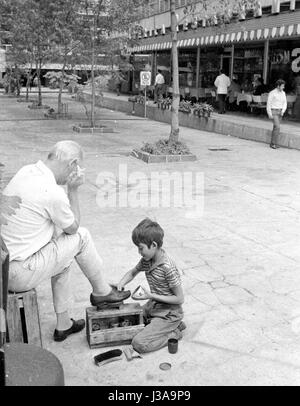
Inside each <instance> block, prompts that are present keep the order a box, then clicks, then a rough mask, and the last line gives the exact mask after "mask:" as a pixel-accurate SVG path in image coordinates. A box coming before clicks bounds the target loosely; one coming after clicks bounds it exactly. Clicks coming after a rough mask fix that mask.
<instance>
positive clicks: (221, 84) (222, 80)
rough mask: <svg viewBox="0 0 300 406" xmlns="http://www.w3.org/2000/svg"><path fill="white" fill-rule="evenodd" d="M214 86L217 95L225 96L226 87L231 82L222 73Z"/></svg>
mask: <svg viewBox="0 0 300 406" xmlns="http://www.w3.org/2000/svg"><path fill="white" fill-rule="evenodd" d="M214 85H215V86H216V88H217V94H227V92H228V87H229V86H230V85H231V80H230V79H229V77H228V76H226V75H225V74H224V73H222V74H221V75H219V76H218V77H217V79H216V80H215V83H214Z"/></svg>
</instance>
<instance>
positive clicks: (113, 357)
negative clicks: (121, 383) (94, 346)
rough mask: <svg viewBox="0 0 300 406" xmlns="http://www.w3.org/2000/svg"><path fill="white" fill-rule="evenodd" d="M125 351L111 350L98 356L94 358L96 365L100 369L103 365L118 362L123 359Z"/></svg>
mask: <svg viewBox="0 0 300 406" xmlns="http://www.w3.org/2000/svg"><path fill="white" fill-rule="evenodd" d="M122 357H123V351H122V350H119V349H117V350H110V351H106V352H103V353H101V354H98V355H96V356H95V357H94V361H95V364H96V365H97V366H98V367H100V366H101V365H105V364H108V363H109V362H113V361H118V360H119V359H122Z"/></svg>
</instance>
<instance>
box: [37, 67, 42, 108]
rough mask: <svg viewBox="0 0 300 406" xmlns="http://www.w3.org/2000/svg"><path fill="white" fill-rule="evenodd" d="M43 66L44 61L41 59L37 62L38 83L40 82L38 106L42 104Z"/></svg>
mask: <svg viewBox="0 0 300 406" xmlns="http://www.w3.org/2000/svg"><path fill="white" fill-rule="evenodd" d="M41 68H42V63H41V61H39V62H38V64H37V72H36V75H37V80H38V82H37V84H38V106H42V84H41Z"/></svg>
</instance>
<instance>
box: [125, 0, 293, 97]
mask: <svg viewBox="0 0 300 406" xmlns="http://www.w3.org/2000/svg"><path fill="white" fill-rule="evenodd" d="M187 3H188V0H177V7H178V8H177V21H178V26H177V38H178V40H177V46H178V52H179V57H178V58H179V85H180V87H181V88H184V89H186V90H188V89H197V90H198V89H203V91H204V92H205V89H209V88H213V83H214V80H215V78H216V76H217V75H218V71H219V69H220V68H224V69H225V71H226V72H227V74H228V75H229V76H230V77H231V78H233V77H234V78H236V79H237V81H238V82H239V83H240V84H245V85H246V84H247V83H248V82H249V83H250V82H251V81H253V79H254V78H255V77H261V78H262V80H263V82H264V84H265V85H267V86H269V87H270V88H271V87H272V86H274V83H275V82H276V80H277V79H278V78H283V79H285V80H286V82H287V86H286V88H287V92H291V93H292V92H297V83H299V77H300V1H299V0H291V1H279V0H265V1H258V2H257V4H256V6H257V7H256V8H255V9H254V10H252V11H250V10H249V11H247V10H245V9H244V10H241V9H239V10H237V9H236V10H235V9H234V5H235V4H236V3H237V2H234V1H232V2H231V4H232V8H231V10H229V12H228V10H220V12H219V15H218V14H217V13H215V14H213V12H209V10H207V9H206V10H204V9H203V2H202V1H199V2H196V7H194V9H193V10H192V11H191V9H190V7H187ZM189 3H190V2H189ZM216 3H218V2H216ZM219 3H220V2H219ZM210 4H211V10H216V8H215V9H214V8H213V5H214V2H210ZM224 14H225V18H224ZM220 16H221V17H222V21H221V22H220ZM140 24H141V26H142V27H143V31H142V33H141V32H139V33H138V34H137V35H136V41H137V43H136V45H135V46H133V47H132V48H131V49H130V51H131V52H132V54H134V55H138V56H139V57H141V55H144V57H146V55H148V56H149V58H150V60H151V67H152V72H153V75H152V76H153V77H154V76H155V73H156V71H157V69H159V68H160V69H162V70H163V73H164V76H165V77H166V82H167V83H168V84H169V85H170V86H171V80H172V78H171V72H172V69H171V47H172V43H171V29H170V0H152V1H150V2H149V7H148V9H147V10H145V18H144V19H143V20H141V22H140ZM298 87H299V85H298ZM298 91H299V89H298Z"/></svg>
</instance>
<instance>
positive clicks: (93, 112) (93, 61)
mask: <svg viewBox="0 0 300 406" xmlns="http://www.w3.org/2000/svg"><path fill="white" fill-rule="evenodd" d="M95 35H96V18H95V16H94V21H93V33H92V36H93V37H92V66H91V82H92V103H91V127H92V128H94V127H95Z"/></svg>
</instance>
